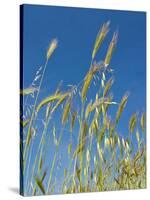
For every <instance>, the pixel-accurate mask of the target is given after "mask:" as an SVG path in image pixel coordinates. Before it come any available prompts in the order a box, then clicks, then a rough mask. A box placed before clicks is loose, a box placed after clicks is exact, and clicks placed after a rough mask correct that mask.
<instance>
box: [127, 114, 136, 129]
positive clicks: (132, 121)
mask: <svg viewBox="0 0 150 200" xmlns="http://www.w3.org/2000/svg"><path fill="white" fill-rule="evenodd" d="M136 123H137V114H136V113H135V114H133V115H132V116H131V118H130V122H129V130H130V133H133V131H134V129H135V126H136Z"/></svg>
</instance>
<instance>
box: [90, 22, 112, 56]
mask: <svg viewBox="0 0 150 200" xmlns="http://www.w3.org/2000/svg"><path fill="white" fill-rule="evenodd" d="M109 24H110V21H108V22H106V23H104V24H103V26H102V28H101V29H100V31H99V32H98V34H97V37H96V41H95V44H94V49H93V52H92V59H94V57H95V55H96V53H97V51H98V49H99V48H100V46H101V44H102V42H103V40H104V38H105V37H106V35H107V33H108V31H109Z"/></svg>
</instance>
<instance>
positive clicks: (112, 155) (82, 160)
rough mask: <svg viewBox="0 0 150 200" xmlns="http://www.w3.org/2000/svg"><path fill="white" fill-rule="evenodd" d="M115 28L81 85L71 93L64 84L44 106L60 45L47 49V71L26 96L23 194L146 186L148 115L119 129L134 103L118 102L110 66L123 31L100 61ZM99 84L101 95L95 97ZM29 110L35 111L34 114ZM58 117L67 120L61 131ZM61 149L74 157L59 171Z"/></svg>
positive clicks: (105, 31)
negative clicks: (43, 91) (48, 74)
mask: <svg viewBox="0 0 150 200" xmlns="http://www.w3.org/2000/svg"><path fill="white" fill-rule="evenodd" d="M109 29H110V22H106V23H104V24H103V25H102V27H101V28H100V31H99V32H98V35H97V37H96V41H95V44H94V47H93V51H92V53H91V58H92V59H91V63H90V64H89V71H88V72H87V74H86V75H85V78H84V79H83V80H81V81H80V82H79V83H77V84H76V85H74V86H71V87H69V88H68V90H67V91H65V92H64V91H62V90H61V88H60V85H59V86H58V87H57V88H56V91H55V92H54V94H50V95H49V96H48V97H46V98H44V99H42V100H41V102H39V96H40V91H41V87H42V84H43V80H44V77H45V75H46V68H47V67H49V66H48V64H50V63H49V62H48V61H49V60H50V59H52V54H53V53H54V51H55V50H56V48H57V46H58V42H57V40H56V39H54V40H52V41H51V43H50V46H49V48H48V50H47V53H46V61H45V65H44V67H43V70H42V71H40V72H39V71H38V72H37V73H36V78H35V79H39V84H38V86H36V87H35V86H34V87H30V88H26V89H24V90H22V91H21V92H20V95H22V96H23V98H26V100H25V101H24V105H22V106H23V113H21V120H20V123H21V134H23V138H24V141H21V156H22V158H23V159H22V163H21V167H22V169H21V170H22V172H23V173H21V174H22V178H23V176H24V179H22V180H23V184H21V191H24V192H23V195H41V194H53V193H76V192H95V191H109V190H119V189H137V188H145V187H146V141H145V138H146V136H145V131H146V130H145V126H146V124H145V123H146V119H145V113H140V112H135V113H133V115H132V116H131V118H130V119H129V124H126V126H127V127H128V133H126V134H124V133H122V134H121V133H118V129H117V127H118V125H119V122H120V120H121V116H122V113H123V112H126V106H128V105H127V103H128V101H129V99H130V97H129V94H128V93H126V94H124V95H123V97H122V99H121V100H120V102H116V101H115V98H114V97H113V95H112V86H113V83H114V76H113V74H112V71H113V70H112V69H111V68H110V62H111V59H112V56H113V53H114V50H115V48H116V44H117V40H118V32H114V34H113V36H112V40H111V41H110V44H109V45H108V50H107V52H106V56H105V58H104V61H102V62H101V63H100V64H99V63H97V62H96V54H97V52H98V51H99V49H100V47H101V44H102V43H103V41H104V40H105V39H106V36H107V34H108V32H109ZM93 84H94V86H95V88H96V92H95V96H93V97H92V98H90V97H89V94H90V88H91V86H92V85H93ZM131 92H132V91H131ZM31 97H32V100H33V104H32V105H30V104H29V106H28V99H29V98H31ZM77 99H78V100H79V101H80V104H79V107H78V108H77V107H76V103H75V102H76V101H77ZM30 102H31V101H30ZM110 107H113V109H114V110H116V115H115V117H111V110H110ZM29 108H30V109H29ZM44 108H45V110H44ZM27 110H30V112H28V115H27V114H26V113H27ZM40 113H44V114H45V118H44V117H43V118H42V119H39V116H40ZM42 116H43V115H42ZM55 116H57V119H58V120H59V121H60V122H61V125H59V127H57V125H56V124H57V121H56V117H55ZM39 125H41V126H42V127H43V130H42V131H41V129H40V132H39V131H38V129H37V126H39ZM122 131H123V130H122ZM64 134H68V138H69V140H68V141H69V142H68V144H67V150H66V151H65V150H63V151H62V148H64V149H66V147H65V146H64V147H62V145H63V141H64ZM65 138H66V137H65ZM61 151H62V152H63V153H64V152H65V153H64V154H65V155H63V156H64V157H67V158H68V161H67V167H66V166H65V165H64V163H63V162H62V160H61V161H60V162H61V167H60V169H59V170H57V165H58V163H57V162H58V160H59V155H60V153H62V152H61ZM52 152H53V153H52ZM49 156H50V157H51V159H52V160H51V162H50V159H49ZM65 164H66V163H65ZM63 172H64V174H63ZM57 173H58V174H59V175H57ZM60 173H61V178H60V177H59V176H60ZM59 178H60V179H61V181H60V180H59ZM58 186H59V187H58Z"/></svg>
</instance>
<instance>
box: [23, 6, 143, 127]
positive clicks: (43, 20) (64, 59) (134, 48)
mask: <svg viewBox="0 0 150 200" xmlns="http://www.w3.org/2000/svg"><path fill="white" fill-rule="evenodd" d="M24 8H25V12H24V52H23V53H24V87H28V86H29V85H30V84H31V82H32V80H33V79H34V74H35V72H36V70H37V69H38V67H39V66H40V65H43V64H44V62H45V56H46V50H47V48H48V45H49V42H50V41H51V39H53V38H57V39H58V41H59V43H58V48H57V50H56V52H55V54H54V55H53V57H52V59H51V60H50V61H49V64H48V68H47V71H46V76H45V79H44V82H43V85H42V90H43V92H42V94H43V95H41V98H43V96H47V95H49V94H50V93H52V92H54V91H55V89H56V86H57V84H58V83H59V81H60V80H63V85H64V86H66V85H67V84H77V83H78V82H79V81H81V80H82V79H83V78H84V76H85V74H86V73H87V71H88V69H89V63H90V59H91V52H92V48H93V44H94V41H95V37H96V35H97V32H98V30H99V28H100V27H101V25H102V24H103V23H104V22H106V21H107V20H110V21H111V26H110V32H109V34H108V36H107V38H106V40H105V42H104V43H103V45H102V48H101V49H100V51H99V53H98V55H97V57H96V59H97V61H100V60H102V59H104V56H105V54H106V51H107V47H108V45H109V42H110V40H111V37H112V34H113V32H114V31H115V30H116V29H117V30H119V39H118V44H117V48H116V50H115V52H114V55H113V58H112V62H111V64H110V65H111V66H112V68H113V69H114V76H115V83H114V86H113V93H114V96H115V100H116V101H117V102H118V101H120V99H121V97H122V95H123V94H124V93H125V92H126V91H129V92H130V98H129V102H128V105H127V108H126V109H127V110H126V113H125V114H124V120H125V121H126V120H128V118H129V117H130V115H131V113H133V112H136V111H139V109H140V111H145V99H146V98H145V96H146V37H145V36H146V15H145V13H144V12H129V11H113V10H99V9H84V8H65V7H51V6H32V5H25V7H24ZM123 124H124V123H123ZM125 124H126V123H125Z"/></svg>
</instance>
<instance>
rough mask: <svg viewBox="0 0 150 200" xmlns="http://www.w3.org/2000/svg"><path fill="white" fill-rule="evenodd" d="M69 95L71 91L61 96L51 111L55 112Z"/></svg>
mask: <svg viewBox="0 0 150 200" xmlns="http://www.w3.org/2000/svg"><path fill="white" fill-rule="evenodd" d="M69 95H70V93H69V92H67V93H65V94H63V95H62V96H61V98H60V99H59V100H58V102H57V103H56V105H55V106H54V107H53V109H52V111H51V112H52V113H53V112H54V111H55V110H56V109H57V108H58V107H59V106H60V105H61V104H62V103H63V102H64V101H65V99H66V98H67V97H68V96H69Z"/></svg>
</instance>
